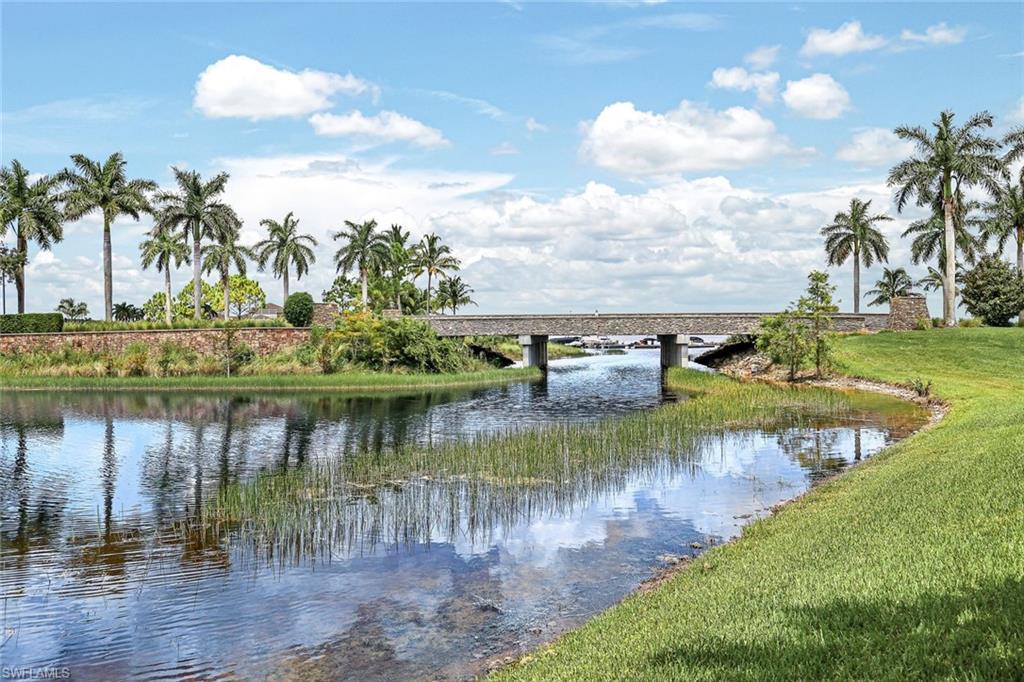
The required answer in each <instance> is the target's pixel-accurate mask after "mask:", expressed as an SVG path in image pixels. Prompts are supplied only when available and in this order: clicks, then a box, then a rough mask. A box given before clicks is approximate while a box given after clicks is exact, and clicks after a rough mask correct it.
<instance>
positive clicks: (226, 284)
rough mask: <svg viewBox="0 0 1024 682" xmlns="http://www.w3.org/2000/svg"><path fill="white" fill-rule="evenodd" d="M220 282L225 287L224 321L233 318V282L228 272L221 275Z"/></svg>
mask: <svg viewBox="0 0 1024 682" xmlns="http://www.w3.org/2000/svg"><path fill="white" fill-rule="evenodd" d="M220 283H221V285H222V286H223V287H224V321H225V322H227V321H228V320H230V319H231V308H230V306H231V284H230V280H229V279H228V273H226V272H225V273H224V274H223V275H221V278H220Z"/></svg>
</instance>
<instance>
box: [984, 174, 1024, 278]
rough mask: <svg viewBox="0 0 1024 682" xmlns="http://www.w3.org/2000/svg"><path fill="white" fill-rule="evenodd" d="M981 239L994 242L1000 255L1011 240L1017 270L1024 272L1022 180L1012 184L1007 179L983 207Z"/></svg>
mask: <svg viewBox="0 0 1024 682" xmlns="http://www.w3.org/2000/svg"><path fill="white" fill-rule="evenodd" d="M983 210H984V212H985V217H984V219H983V221H982V225H981V234H982V238H983V239H985V240H986V241H987V240H988V239H990V238H991V239H995V240H996V250H997V251H998V252H1000V253H1002V252H1003V250H1005V249H1006V244H1007V242H1008V241H1010V239H1011V238H1013V240H1014V242H1015V246H1016V247H1017V248H1016V251H1017V270H1019V271H1020V272H1024V178H1022V179H1021V181H1020V182H1019V183H1018V184H1012V183H1011V182H1010V181H1009V179H1008V178H1007V179H1006V180H1005V181H1004V184H1003V186H1002V187H1001V188H1000V192H999V194H998V195H997V196H996V198H995V199H994V200H993V201H991V202H988V203H986V204H985V205H984V207H983Z"/></svg>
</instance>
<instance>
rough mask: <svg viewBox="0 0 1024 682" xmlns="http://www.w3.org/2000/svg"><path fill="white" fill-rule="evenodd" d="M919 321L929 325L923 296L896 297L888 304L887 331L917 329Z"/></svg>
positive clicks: (926, 303)
mask: <svg viewBox="0 0 1024 682" xmlns="http://www.w3.org/2000/svg"><path fill="white" fill-rule="evenodd" d="M921 320H927V321H928V324H929V325H930V324H931V318H930V317H929V316H928V302H927V301H926V300H925V297H924V296H897V297H896V298H894V299H892V301H890V302H889V329H892V330H895V331H902V332H905V331H910V330H912V329H917V327H918V323H919V322H920V321H921Z"/></svg>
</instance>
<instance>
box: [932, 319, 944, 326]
mask: <svg viewBox="0 0 1024 682" xmlns="http://www.w3.org/2000/svg"><path fill="white" fill-rule="evenodd" d="M945 324H946V321H945V320H943V319H942V318H941V317H933V318H932V326H933V327H942V326H945Z"/></svg>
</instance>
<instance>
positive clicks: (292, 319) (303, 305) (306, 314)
mask: <svg viewBox="0 0 1024 682" xmlns="http://www.w3.org/2000/svg"><path fill="white" fill-rule="evenodd" d="M284 319H286V320H288V324H290V325H292V326H293V327H308V326H309V324H310V322H312V321H313V297H312V296H310V295H309V294H307V293H306V292H305V291H299V292H297V293H294V294H292V295H291V296H289V297H288V300H287V301H285V302H284Z"/></svg>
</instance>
